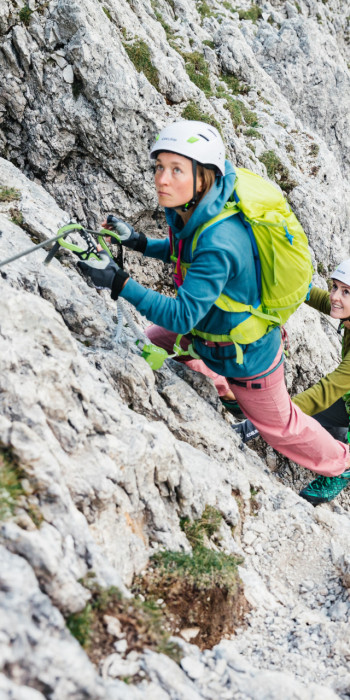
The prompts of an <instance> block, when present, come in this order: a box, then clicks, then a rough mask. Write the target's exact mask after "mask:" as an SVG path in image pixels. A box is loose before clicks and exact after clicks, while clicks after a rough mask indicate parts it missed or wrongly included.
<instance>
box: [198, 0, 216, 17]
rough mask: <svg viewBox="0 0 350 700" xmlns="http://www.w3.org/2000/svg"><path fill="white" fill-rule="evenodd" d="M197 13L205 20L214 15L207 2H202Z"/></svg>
mask: <svg viewBox="0 0 350 700" xmlns="http://www.w3.org/2000/svg"><path fill="white" fill-rule="evenodd" d="M197 11H198V14H200V16H201V17H202V19H204V17H211V16H212V14H213V12H212V10H211V8H210V7H209V5H208V3H207V2H205V0H202V2H200V3H199V4H198V5H197Z"/></svg>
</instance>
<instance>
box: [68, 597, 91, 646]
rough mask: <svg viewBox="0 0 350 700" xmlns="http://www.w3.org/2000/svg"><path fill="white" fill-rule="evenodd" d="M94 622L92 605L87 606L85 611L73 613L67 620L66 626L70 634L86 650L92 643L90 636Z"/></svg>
mask: <svg viewBox="0 0 350 700" xmlns="http://www.w3.org/2000/svg"><path fill="white" fill-rule="evenodd" d="M92 622H93V614H92V608H91V605H90V603H88V604H87V605H86V606H85V608H84V610H82V611H81V612H78V613H73V614H72V615H69V616H68V617H67V619H66V625H67V627H68V629H69V631H70V633H71V634H72V635H73V637H75V639H77V640H78V642H79V644H81V646H82V647H84V648H86V647H87V646H88V645H89V644H90V641H91V640H90V636H91V625H92Z"/></svg>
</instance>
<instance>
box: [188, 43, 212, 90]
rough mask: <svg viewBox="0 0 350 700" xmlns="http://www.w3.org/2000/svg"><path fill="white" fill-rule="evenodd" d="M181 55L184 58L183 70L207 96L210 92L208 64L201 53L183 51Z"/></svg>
mask: <svg viewBox="0 0 350 700" xmlns="http://www.w3.org/2000/svg"><path fill="white" fill-rule="evenodd" d="M182 56H183V58H184V59H185V70H186V72H187V75H188V77H189V78H190V80H192V82H193V83H194V84H195V85H197V87H199V89H200V90H202V91H203V92H204V94H205V95H206V96H207V97H209V96H210V95H211V94H212V89H211V85H210V76H209V66H208V63H207V61H206V60H205V58H204V56H203V54H201V53H199V51H194V52H193V53H183V54H182Z"/></svg>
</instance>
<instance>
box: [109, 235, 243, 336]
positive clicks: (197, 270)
mask: <svg viewBox="0 0 350 700" xmlns="http://www.w3.org/2000/svg"><path fill="white" fill-rule="evenodd" d="M232 270H233V267H232V260H231V259H230V257H229V256H228V255H227V251H225V250H224V249H221V248H220V247H217V248H216V249H213V248H212V247H208V248H207V247H206V246H202V247H201V248H200V249H199V246H198V248H197V250H196V254H195V256H194V259H193V262H192V264H191V268H190V270H189V271H188V273H187V275H186V277H185V281H184V284H183V285H182V286H181V287H180V288H179V290H178V294H177V297H176V299H173V298H171V297H166V296H165V295H163V294H159V292H155V291H153V290H151V289H145V288H144V287H143V286H142V285H140V284H138V283H137V282H135V281H134V280H133V279H130V278H129V280H128V282H127V284H126V285H125V286H124V289H123V291H122V293H121V296H122V297H123V298H124V299H127V300H128V301H129V302H130V303H131V304H133V305H134V306H135V307H136V309H137V310H138V311H139V312H140V313H141V314H142V315H143V316H146V317H147V318H148V319H149V320H150V321H152V322H153V323H155V324H157V325H160V326H163V328H166V329H167V330H171V331H174V332H175V333H181V334H185V333H188V332H189V331H190V330H192V328H194V327H195V326H196V325H197V324H198V322H199V321H200V320H201V319H202V318H204V316H205V315H206V314H207V313H208V311H209V310H210V309H211V307H212V306H213V305H214V303H215V301H216V300H217V298H218V297H219V296H220V294H221V292H222V290H223V289H224V287H225V285H226V282H227V280H228V278H229V276H230V275H232Z"/></svg>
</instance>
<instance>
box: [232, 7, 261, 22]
mask: <svg viewBox="0 0 350 700" xmlns="http://www.w3.org/2000/svg"><path fill="white" fill-rule="evenodd" d="M238 16H239V19H251V20H252V22H254V23H255V22H256V21H257V20H258V19H260V17H262V10H261V8H260V7H259V5H255V4H253V5H251V7H250V9H249V10H238Z"/></svg>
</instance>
